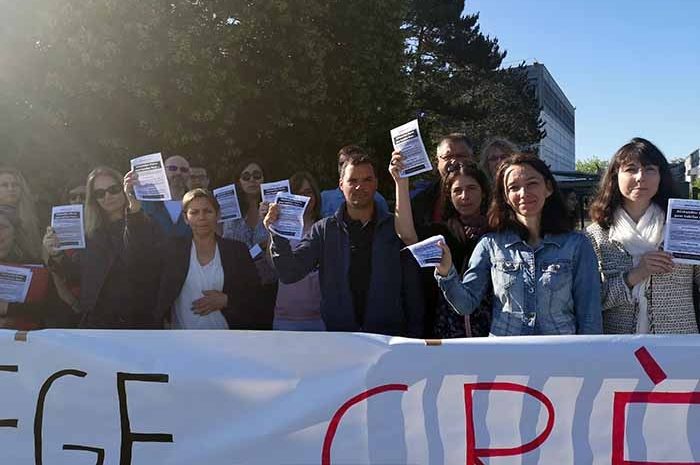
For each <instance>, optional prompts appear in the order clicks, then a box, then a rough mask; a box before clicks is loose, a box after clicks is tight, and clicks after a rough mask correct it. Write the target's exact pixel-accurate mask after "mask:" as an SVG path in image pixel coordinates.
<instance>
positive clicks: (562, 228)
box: [487, 153, 574, 239]
mask: <svg viewBox="0 0 700 465" xmlns="http://www.w3.org/2000/svg"><path fill="white" fill-rule="evenodd" d="M517 165H528V166H530V167H531V168H533V169H534V170H535V171H537V172H538V173H540V174H541V175H542V177H543V178H544V180H545V182H546V183H548V184H549V187H550V188H551V189H552V194H551V195H550V196H549V197H547V199H546V200H545V202H544V207H543V209H542V219H541V221H540V234H541V235H542V236H544V235H545V234H562V233H567V232H569V231H572V230H573V229H574V225H573V221H572V218H571V216H570V215H569V212H568V210H567V209H566V204H565V203H564V200H563V199H562V197H561V192H560V191H559V186H557V181H556V180H555V179H554V176H553V175H552V172H551V171H550V169H549V167H548V166H547V164H546V163H545V162H544V161H542V160H541V159H540V158H539V157H537V156H536V155H532V154H525V153H515V154H513V155H511V156H510V157H509V158H507V159H506V160H505V161H503V162H502V163H501V165H500V166H499V167H498V171H496V180H495V183H494V192H493V199H492V200H491V206H490V207H489V211H488V215H487V217H488V221H489V227H490V228H491V229H493V230H494V231H514V232H516V233H517V234H518V235H519V236H520V237H521V238H523V239H526V238H527V237H528V231H527V228H526V227H525V226H524V225H523V224H521V223H520V222H519V221H518V220H517V218H516V216H515V211H513V209H512V208H511V206H510V205H509V204H508V195H507V193H506V189H505V175H506V171H508V168H510V167H512V166H517Z"/></svg>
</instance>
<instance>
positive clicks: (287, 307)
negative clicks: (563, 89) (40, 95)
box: [0, 134, 700, 338]
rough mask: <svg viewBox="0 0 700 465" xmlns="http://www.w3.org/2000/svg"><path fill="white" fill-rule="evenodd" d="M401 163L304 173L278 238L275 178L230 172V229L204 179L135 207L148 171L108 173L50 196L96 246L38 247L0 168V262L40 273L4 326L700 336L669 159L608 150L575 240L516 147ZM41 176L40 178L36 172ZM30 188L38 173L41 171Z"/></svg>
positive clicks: (171, 176) (697, 271) (28, 209)
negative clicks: (669, 244)
mask: <svg viewBox="0 0 700 465" xmlns="http://www.w3.org/2000/svg"><path fill="white" fill-rule="evenodd" d="M404 161H405V159H404V156H403V155H402V154H401V153H400V152H398V151H397V152H394V153H393V154H392V157H391V161H390V165H389V167H388V169H389V172H390V174H391V177H392V179H393V180H394V183H395V186H394V187H395V202H394V208H393V212H392V211H391V210H390V208H389V206H388V205H387V202H386V200H385V199H384V198H383V197H382V196H381V195H380V194H379V193H378V192H377V179H378V177H377V170H378V169H379V167H377V166H376V165H375V164H374V162H373V161H372V160H371V159H370V157H369V156H368V155H367V153H366V152H365V151H364V150H363V149H362V148H361V147H358V146H346V147H343V148H341V149H340V151H339V153H338V175H339V182H338V187H337V188H335V189H329V190H325V191H323V192H321V191H320V189H319V186H318V183H317V181H316V180H315V178H314V176H313V175H312V174H310V173H309V172H298V173H294V174H292V175H291V176H290V178H289V180H290V187H291V191H292V193H294V194H298V195H303V196H305V197H309V198H310V201H309V204H308V206H307V208H306V210H305V212H304V218H303V229H304V233H305V235H304V237H303V238H302V239H301V240H289V239H286V238H284V237H281V236H279V235H278V234H276V233H274V232H272V231H271V225H273V224H274V223H275V221H276V220H277V219H278V216H279V207H278V205H276V204H275V203H274V202H273V203H267V202H261V191H260V185H261V184H262V183H264V182H265V179H266V170H265V167H264V166H263V164H262V163H261V162H260V161H259V160H255V159H247V160H242V161H241V162H240V163H239V164H238V166H237V168H236V170H235V175H234V179H233V181H234V183H235V185H236V188H237V192H238V200H239V203H240V206H241V212H242V217H241V218H240V219H236V220H232V221H227V222H224V223H221V222H219V218H220V214H221V211H220V210H221V207H220V205H219V203H218V201H217V199H216V197H215V196H214V195H213V194H212V193H211V192H210V191H209V190H208V189H209V187H210V186H209V184H210V181H209V177H208V175H207V172H206V169H205V168H202V167H191V166H190V165H189V163H188V161H187V160H186V159H185V158H184V157H182V156H171V157H169V158H167V159H166V160H165V162H164V165H165V169H166V173H167V177H168V183H169V186H170V190H171V192H170V193H171V198H172V200H168V201H149V202H145V201H144V202H141V201H139V200H138V199H137V198H136V196H135V195H134V186H135V185H137V183H138V182H139V180H138V175H137V174H136V173H135V172H133V171H130V172H128V173H126V174H125V175H124V174H123V173H120V172H118V171H115V170H114V169H111V168H108V167H98V168H96V169H94V170H93V171H92V172H91V173H90V174H89V175H88V177H87V180H86V182H85V185H84V186H82V185H78V186H75V185H73V186H67V188H66V191H65V198H63V199H56V203H57V204H58V203H84V210H85V216H84V220H85V223H84V224H85V235H86V239H87V240H86V247H85V248H84V249H73V250H65V251H64V250H61V248H60V247H59V241H58V237H57V235H56V232H55V231H53V230H52V229H51V228H50V227H49V228H47V229H46V231H45V234H44V237H43V241H42V239H41V235H40V229H39V228H40V227H39V224H40V222H39V219H38V218H37V215H36V212H35V208H34V202H33V196H32V193H31V191H30V188H29V185H30V184H29V183H28V182H27V180H26V179H25V177H24V176H23V175H22V173H20V172H19V171H17V170H15V169H12V168H9V167H0V264H5V265H12V266H21V267H31V269H32V273H33V276H32V281H31V286H30V288H29V292H28V295H27V297H26V299H25V300H24V302H21V303H19V302H12V303H9V302H3V301H0V327H4V328H14V329H19V330H32V329H41V328H75V327H77V328H101V329H255V330H264V329H274V330H303V331H364V332H370V333H379V334H387V335H395V336H407V337H417V338H421V337H425V338H454V337H478V336H488V335H495V336H504V335H556V334H604V333H608V334H636V333H651V334H668V333H697V332H698V323H697V318H696V317H697V312H696V307H695V302H694V294H695V292H696V291H697V289H698V286H699V285H700V267H699V266H693V265H685V264H679V263H675V262H674V261H673V260H672V256H671V255H670V254H668V253H666V252H663V251H662V242H663V239H664V227H665V226H664V225H665V215H666V208H667V203H668V199H669V198H671V197H673V192H672V179H671V173H670V171H669V164H668V162H667V160H666V158H665V157H664V155H663V154H662V152H661V151H660V150H659V149H658V148H657V147H656V146H655V145H654V144H652V143H651V142H649V141H648V140H645V139H641V138H635V139H632V140H631V141H630V142H629V143H627V144H625V145H623V146H622V147H621V148H620V149H619V150H618V151H617V152H616V153H615V155H614V156H613V158H612V160H611V162H610V163H609V165H608V168H607V172H606V173H605V175H604V177H603V179H602V180H601V183H600V187H599V190H598V192H597V194H596V197H595V199H594V200H593V201H592V202H591V208H590V217H591V220H592V224H591V225H590V226H589V227H588V228H587V229H586V230H585V231H578V230H575V228H574V225H573V221H572V218H571V216H570V215H569V212H568V209H567V205H566V203H565V202H564V200H563V199H562V196H561V193H560V191H559V188H558V186H557V182H556V180H555V178H554V176H553V175H552V173H551V171H550V169H549V167H548V166H547V165H546V164H545V163H544V162H543V161H542V160H541V159H539V158H538V157H537V156H535V155H532V154H527V153H521V152H519V151H518V148H517V147H516V146H515V145H514V144H512V143H511V142H509V141H507V140H505V139H493V140H490V141H486V142H485V143H484V144H483V149H482V150H481V153H480V154H477V153H475V151H474V150H473V146H472V144H471V143H470V141H469V140H468V139H467V137H466V136H465V135H463V134H450V135H448V136H446V137H444V138H443V139H442V140H441V141H440V142H439V144H438V145H437V149H436V153H435V159H434V166H435V170H434V174H433V175H432V176H431V178H430V179H429V180H427V181H425V182H423V183H422V184H421V185H420V186H419V187H416V188H414V189H413V190H411V188H410V185H409V179H408V178H405V177H401V175H400V173H401V171H402V170H403V168H404ZM25 174H27V173H25ZM30 180H31V179H30ZM435 235H442V237H444V241H440V243H439V246H440V248H441V250H442V258H441V260H440V262H439V264H437V265H436V266H435V267H432V268H420V267H419V266H418V263H417V262H416V260H415V258H414V257H413V255H412V254H411V253H410V251H408V250H407V249H406V247H407V246H410V245H413V244H416V243H417V242H419V241H421V240H424V239H426V238H429V237H432V236H435Z"/></svg>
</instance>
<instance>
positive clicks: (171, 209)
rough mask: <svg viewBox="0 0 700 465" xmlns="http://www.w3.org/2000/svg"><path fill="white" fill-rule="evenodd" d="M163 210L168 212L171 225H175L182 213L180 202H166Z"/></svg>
mask: <svg viewBox="0 0 700 465" xmlns="http://www.w3.org/2000/svg"><path fill="white" fill-rule="evenodd" d="M165 209H166V210H168V214H169V215H170V221H172V222H173V224H176V223H177V220H178V219H179V218H180V213H182V201H181V200H166V201H165Z"/></svg>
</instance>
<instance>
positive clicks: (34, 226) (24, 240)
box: [0, 166, 41, 258]
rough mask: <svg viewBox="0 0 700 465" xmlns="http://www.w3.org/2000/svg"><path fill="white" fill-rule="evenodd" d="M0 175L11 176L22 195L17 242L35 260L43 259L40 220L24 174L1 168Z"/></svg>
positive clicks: (19, 205) (9, 168) (5, 167)
mask: <svg viewBox="0 0 700 465" xmlns="http://www.w3.org/2000/svg"><path fill="white" fill-rule="evenodd" d="M0 174H9V175H11V176H13V177H14V178H15V181H17V183H18V184H19V187H20V195H19V201H18V203H17V205H11V206H13V207H15V208H16V211H17V218H18V221H19V224H18V228H17V229H19V231H18V232H17V234H16V242H17V243H18V244H19V245H20V247H21V248H22V250H23V251H24V252H25V253H27V254H28V255H29V256H31V257H33V258H37V257H41V236H40V235H39V218H38V217H37V214H36V209H35V207H34V202H35V200H36V199H35V198H34V196H33V195H32V192H31V190H30V189H29V184H28V183H27V180H26V179H24V176H22V173H20V172H19V170H16V169H15V168H11V167H9V166H2V167H0Z"/></svg>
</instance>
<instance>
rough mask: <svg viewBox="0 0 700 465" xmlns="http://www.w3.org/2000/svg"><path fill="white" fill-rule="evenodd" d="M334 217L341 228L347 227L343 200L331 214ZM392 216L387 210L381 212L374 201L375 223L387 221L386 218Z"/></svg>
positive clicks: (388, 218)
mask: <svg viewBox="0 0 700 465" xmlns="http://www.w3.org/2000/svg"><path fill="white" fill-rule="evenodd" d="M333 216H334V217H335V221H336V222H337V223H338V225H339V226H340V227H341V228H343V230H345V229H347V228H346V224H345V201H343V203H341V204H340V207H338V209H337V210H336V211H335V214H334V215H333ZM392 218H393V216H392V215H390V214H389V213H387V212H381V211H379V209H378V208H377V204H376V202H375V204H374V218H373V220H374V221H375V222H376V225H377V226H379V225H380V224H383V223H385V222H387V221H388V220H390V219H392Z"/></svg>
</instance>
